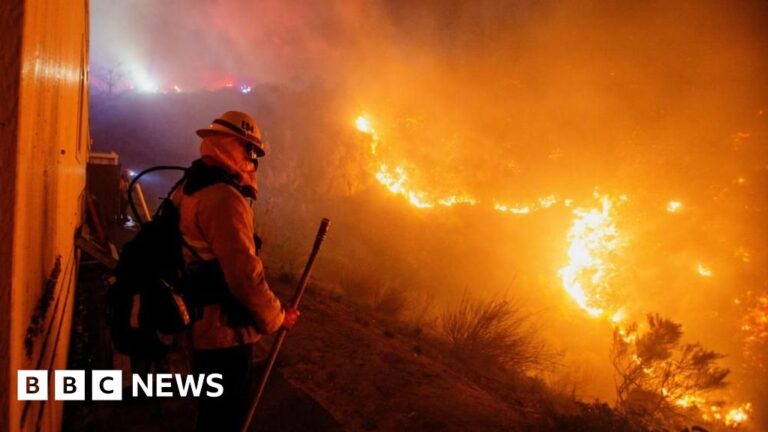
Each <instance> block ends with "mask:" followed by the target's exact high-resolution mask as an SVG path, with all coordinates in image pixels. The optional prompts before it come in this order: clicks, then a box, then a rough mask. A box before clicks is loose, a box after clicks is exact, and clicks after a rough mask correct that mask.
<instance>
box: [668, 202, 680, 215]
mask: <svg viewBox="0 0 768 432" xmlns="http://www.w3.org/2000/svg"><path fill="white" fill-rule="evenodd" d="M682 209H683V203H681V202H680V201H670V202H668V203H667V211H668V212H670V213H679V212H680V211H681V210H682Z"/></svg>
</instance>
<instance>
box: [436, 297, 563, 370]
mask: <svg viewBox="0 0 768 432" xmlns="http://www.w3.org/2000/svg"><path fill="white" fill-rule="evenodd" d="M442 330H443V332H444V333H445V335H446V337H447V338H448V342H449V343H450V349H451V353H452V354H453V355H454V356H455V357H456V358H457V359H458V360H460V361H462V362H464V363H466V364H467V365H468V366H471V367H473V368H474V369H476V370H479V371H483V370H486V371H488V370H492V369H496V368H501V369H505V370H511V371H516V372H530V371H536V370H541V369H542V368H544V367H546V366H547V365H548V364H550V363H551V360H550V358H549V355H548V353H547V351H548V350H547V349H546V347H545V345H544V344H543V342H542V341H541V340H540V339H539V338H538V336H537V334H536V330H535V329H534V328H533V326H532V325H531V323H530V319H529V317H528V316H527V315H526V314H524V313H523V312H522V311H521V310H520V308H519V307H518V306H517V305H515V304H513V303H511V302H510V301H508V300H504V299H499V298H492V299H489V300H473V299H470V298H469V297H468V296H467V295H466V294H465V295H464V296H463V297H462V299H461V301H460V302H459V303H458V305H456V306H455V307H453V308H451V309H448V310H447V311H446V312H445V313H444V314H443V316H442Z"/></svg>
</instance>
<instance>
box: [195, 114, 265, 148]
mask: <svg viewBox="0 0 768 432" xmlns="http://www.w3.org/2000/svg"><path fill="white" fill-rule="evenodd" d="M221 134H224V135H232V136H236V137H238V138H242V139H244V140H246V141H248V142H249V143H251V144H253V146H254V150H255V152H256V156H257V157H262V156H264V155H265V154H266V152H265V151H264V144H263V143H262V142H261V129H260V128H259V125H258V124H257V123H256V120H254V118H253V117H251V116H249V115H248V114H246V113H244V112H240V111H227V112H225V113H224V114H222V115H220V116H219V117H218V118H217V119H215V120H214V121H213V122H212V123H211V125H210V126H209V127H208V128H207V129H199V130H198V131H197V135H198V136H200V137H201V138H205V137H207V136H211V135H221Z"/></svg>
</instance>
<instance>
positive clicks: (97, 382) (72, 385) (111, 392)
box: [16, 370, 123, 401]
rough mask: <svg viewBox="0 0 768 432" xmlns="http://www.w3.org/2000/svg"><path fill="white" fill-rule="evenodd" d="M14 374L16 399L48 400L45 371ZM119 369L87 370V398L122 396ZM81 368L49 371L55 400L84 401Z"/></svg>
mask: <svg viewBox="0 0 768 432" xmlns="http://www.w3.org/2000/svg"><path fill="white" fill-rule="evenodd" d="M16 376H17V399H18V400H21V401H41V400H48V398H49V393H48V371H47V370H19V371H18V372H17V374H16ZM122 382H123V371H121V370H93V371H91V393H90V396H91V400H96V401H115V400H122V399H123V387H122ZM85 388H86V381H85V371H84V370H56V371H54V374H53V397H54V399H55V400H65V401H66V400H76V401H82V400H85Z"/></svg>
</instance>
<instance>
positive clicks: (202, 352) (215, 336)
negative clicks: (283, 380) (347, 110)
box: [173, 111, 299, 431]
mask: <svg viewBox="0 0 768 432" xmlns="http://www.w3.org/2000/svg"><path fill="white" fill-rule="evenodd" d="M197 134H198V135H199V136H200V137H201V138H202V142H201V144H200V154H201V158H200V159H199V160H197V161H195V162H194V163H193V165H192V167H191V168H190V169H189V170H188V174H187V176H188V178H187V180H186V183H185V184H184V185H183V187H182V188H179V189H177V191H176V192H175V193H174V195H173V200H174V202H175V203H176V205H177V208H178V209H179V213H180V227H181V233H182V236H183V239H184V241H185V243H186V246H187V247H185V248H184V257H185V261H186V262H187V263H189V264H190V265H191V264H193V263H197V264H200V262H203V263H217V265H218V266H217V268H218V269H220V271H219V272H218V273H216V272H214V273H215V274H219V275H220V277H221V278H223V281H221V282H223V283H224V284H225V286H226V290H227V291H228V295H229V297H228V298H229V299H230V301H228V302H227V301H220V299H221V296H220V295H219V296H218V297H217V296H216V295H214V296H213V297H214V298H218V299H219V300H217V301H214V302H212V303H211V304H206V305H205V306H204V307H202V312H201V314H200V317H199V318H198V319H197V320H196V321H195V322H194V323H193V325H192V328H191V330H190V339H191V340H190V344H191V348H192V365H193V372H194V373H195V374H213V373H219V374H222V375H223V387H224V393H223V395H222V396H221V397H218V398H207V397H201V398H200V400H199V405H198V420H197V430H199V431H213V430H216V431H230V430H239V428H240V427H241V426H242V424H243V422H244V420H245V417H246V415H247V410H248V404H249V401H250V391H251V383H252V379H251V378H253V376H252V375H253V370H252V369H253V368H252V367H251V366H252V365H253V364H254V361H255V360H256V359H255V358H254V356H255V355H256V350H255V345H256V342H257V341H258V340H259V339H260V337H261V335H263V334H271V333H274V332H275V331H277V330H278V329H280V328H281V327H284V328H287V329H290V328H291V327H293V325H294V324H295V323H296V320H297V318H298V315H299V312H298V310H296V309H292V308H283V307H282V305H281V303H280V301H279V300H278V299H277V297H276V296H275V295H274V293H273V292H272V291H271V290H270V288H269V286H268V285H267V282H266V280H265V277H264V266H263V264H262V261H261V259H260V258H259V257H258V256H257V254H256V245H255V241H254V236H253V213H252V210H251V207H250V205H249V201H248V199H253V198H255V197H256V193H257V192H258V183H257V175H256V172H257V168H258V158H260V157H262V156H264V155H265V151H264V145H263V144H262V141H261V131H260V129H259V126H258V125H257V124H256V122H255V121H254V119H253V118H252V117H251V116H249V115H248V114H245V113H242V112H237V111H228V112H225V113H224V114H222V115H221V116H220V117H219V118H217V119H215V120H214V121H213V123H211V125H210V126H209V127H208V128H206V129H201V130H198V131H197ZM201 186H202V187H201ZM206 283H208V282H206ZM216 283H217V282H216V281H213V282H211V283H210V284H209V285H210V286H204V287H203V288H202V291H205V290H209V291H211V292H213V291H215V290H216V289H217V288H215V287H214V285H216ZM238 315H240V317H237V316H238ZM242 315H244V316H245V319H243V317H242Z"/></svg>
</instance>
